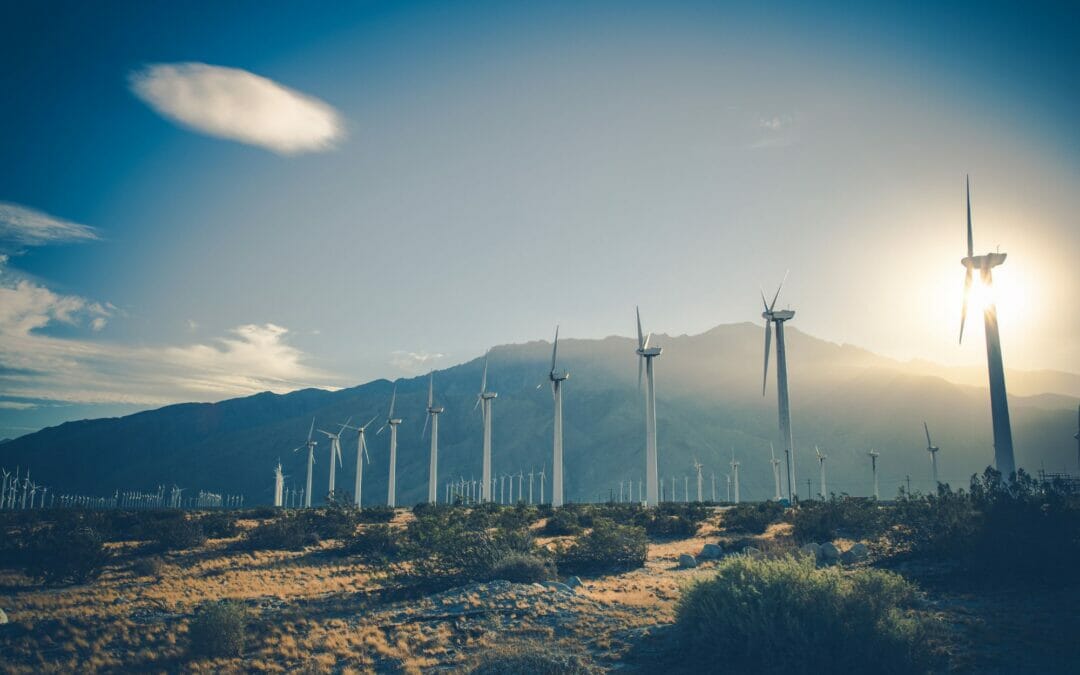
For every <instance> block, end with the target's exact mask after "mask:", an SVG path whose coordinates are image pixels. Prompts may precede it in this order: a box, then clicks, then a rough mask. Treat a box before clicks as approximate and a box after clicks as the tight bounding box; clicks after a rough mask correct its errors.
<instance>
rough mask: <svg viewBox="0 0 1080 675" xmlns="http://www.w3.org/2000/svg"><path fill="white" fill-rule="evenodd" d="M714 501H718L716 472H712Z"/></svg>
mask: <svg viewBox="0 0 1080 675" xmlns="http://www.w3.org/2000/svg"><path fill="white" fill-rule="evenodd" d="M712 501H713V503H714V504H715V503H716V472H715V471H714V472H713V474H712Z"/></svg>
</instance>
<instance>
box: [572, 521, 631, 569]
mask: <svg viewBox="0 0 1080 675" xmlns="http://www.w3.org/2000/svg"><path fill="white" fill-rule="evenodd" d="M648 553H649V541H648V539H646V537H645V530H643V529H642V528H640V527H633V526H624V525H616V524H615V523H613V522H612V521H610V520H605V519H599V518H598V519H596V521H595V522H594V524H593V529H592V530H590V531H589V533H588V534H585V535H582V536H581V537H578V539H577V541H575V542H574V543H573V544H571V545H570V546H568V547H564V548H563V549H561V550H560V551H559V555H558V566H559V570H560V571H561V572H562V573H563V574H589V575H597V574H613V573H617V572H623V571H626V570H631V569H637V568H638V567H644V566H645V560H646V558H647V557H648Z"/></svg>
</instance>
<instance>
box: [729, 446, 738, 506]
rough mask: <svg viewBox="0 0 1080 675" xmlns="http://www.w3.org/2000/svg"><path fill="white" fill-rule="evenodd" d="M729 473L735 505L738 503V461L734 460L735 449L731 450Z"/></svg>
mask: <svg viewBox="0 0 1080 675" xmlns="http://www.w3.org/2000/svg"><path fill="white" fill-rule="evenodd" d="M731 473H732V476H733V480H734V482H735V503H736V504H738V503H739V460H737V459H735V448H734V447H733V448H731Z"/></svg>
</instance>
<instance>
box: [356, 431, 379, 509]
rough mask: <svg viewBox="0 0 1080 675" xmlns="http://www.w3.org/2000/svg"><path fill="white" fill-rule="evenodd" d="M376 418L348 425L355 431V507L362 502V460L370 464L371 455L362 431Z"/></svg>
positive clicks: (358, 506)
mask: <svg viewBox="0 0 1080 675" xmlns="http://www.w3.org/2000/svg"><path fill="white" fill-rule="evenodd" d="M376 419H378V415H376V416H375V417H372V418H371V419H370V420H368V423H367V424H365V425H363V426H359V427H349V428H350V429H352V430H353V431H355V432H356V484H355V485H354V486H353V503H354V504H356V507H357V508H360V506H361V504H363V500H362V499H361V492H362V491H363V489H364V462H367V463H368V464H371V456H370V455H369V454H368V449H367V436H366V435H365V433H364V432H366V431H367V428H368V427H370V426H371V425H372V423H374V422H375V420H376Z"/></svg>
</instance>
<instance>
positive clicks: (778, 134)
mask: <svg viewBox="0 0 1080 675" xmlns="http://www.w3.org/2000/svg"><path fill="white" fill-rule="evenodd" d="M795 126H796V125H795V118H794V117H792V116H791V115H773V116H772V117H762V118H760V119H758V121H757V125H756V128H757V133H758V134H760V137H759V138H758V139H757V140H755V141H753V142H752V143H750V147H751V148H753V149H760V148H786V147H787V146H789V145H793V144H794V143H795V142H796V140H797V134H796V133H795V131H796V129H795Z"/></svg>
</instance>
